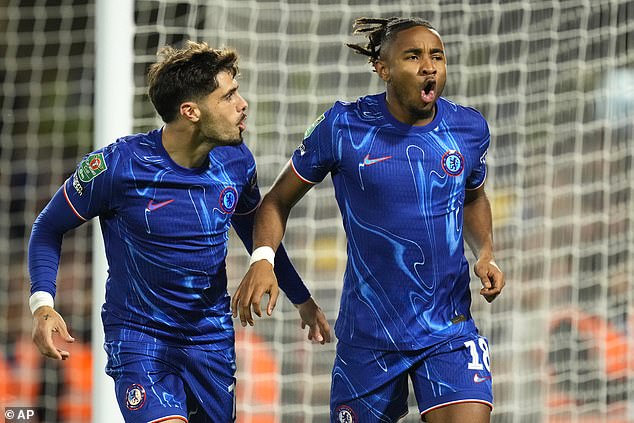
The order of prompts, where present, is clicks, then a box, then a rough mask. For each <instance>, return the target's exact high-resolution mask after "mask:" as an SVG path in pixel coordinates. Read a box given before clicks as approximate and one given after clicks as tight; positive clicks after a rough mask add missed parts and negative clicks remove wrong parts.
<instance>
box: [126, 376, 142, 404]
mask: <svg viewBox="0 0 634 423" xmlns="http://www.w3.org/2000/svg"><path fill="white" fill-rule="evenodd" d="M143 404H145V388H143V386H141V385H138V384H136V383H135V384H134V385H130V387H128V390H127V391H125V406H126V407H128V410H138V409H139V408H141V407H143Z"/></svg>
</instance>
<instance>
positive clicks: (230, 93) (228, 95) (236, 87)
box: [222, 84, 240, 98]
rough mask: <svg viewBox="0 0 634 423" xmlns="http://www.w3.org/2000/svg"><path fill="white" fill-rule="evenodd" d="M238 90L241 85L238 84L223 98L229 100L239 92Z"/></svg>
mask: <svg viewBox="0 0 634 423" xmlns="http://www.w3.org/2000/svg"><path fill="white" fill-rule="evenodd" d="M238 88H240V85H238V84H236V86H235V87H232V88H231V89H230V90H229V91H227V92H226V93H225V95H223V96H222V98H229V97H231V95H232V94H234V93H235V92H236V91H238Z"/></svg>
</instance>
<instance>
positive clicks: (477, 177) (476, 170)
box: [466, 117, 491, 190]
mask: <svg viewBox="0 0 634 423" xmlns="http://www.w3.org/2000/svg"><path fill="white" fill-rule="evenodd" d="M481 119H482V126H483V128H482V138H481V141H480V143H479V145H478V150H477V154H478V155H479V160H478V163H476V165H475V166H474V167H473V169H472V170H471V173H470V174H469V177H468V178H467V183H466V189H469V190H474V189H477V188H480V187H481V186H482V184H484V181H485V180H486V176H487V163H486V157H487V152H488V151H489V144H490V142H491V134H490V132H489V126H488V125H487V122H486V120H485V119H484V117H481Z"/></svg>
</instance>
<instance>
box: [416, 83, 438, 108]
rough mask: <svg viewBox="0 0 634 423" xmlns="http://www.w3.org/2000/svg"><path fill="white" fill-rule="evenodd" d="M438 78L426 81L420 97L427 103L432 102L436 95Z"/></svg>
mask: <svg viewBox="0 0 634 423" xmlns="http://www.w3.org/2000/svg"><path fill="white" fill-rule="evenodd" d="M435 90H436V80H434V79H429V80H427V81H425V84H424V85H423V89H422V90H421V93H420V97H421V99H422V100H423V101H424V102H425V103H431V102H432V101H434V99H435V97H436V91H435Z"/></svg>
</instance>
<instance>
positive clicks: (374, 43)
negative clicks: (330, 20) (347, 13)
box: [346, 17, 435, 65]
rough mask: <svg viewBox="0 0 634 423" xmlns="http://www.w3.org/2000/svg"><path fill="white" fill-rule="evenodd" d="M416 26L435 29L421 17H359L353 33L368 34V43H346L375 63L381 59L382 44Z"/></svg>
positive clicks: (353, 27) (355, 22) (353, 26)
mask: <svg viewBox="0 0 634 423" xmlns="http://www.w3.org/2000/svg"><path fill="white" fill-rule="evenodd" d="M415 26H423V27H425V28H429V29H433V30H435V28H434V27H433V26H432V25H431V23H429V22H428V21H426V20H424V19H421V18H398V17H391V18H357V19H356V20H355V21H354V24H353V25H352V30H353V31H352V34H353V35H365V34H367V37H368V43H367V44H366V45H365V46H362V45H359V44H346V45H347V46H348V47H350V48H351V49H353V50H354V51H355V52H356V53H358V54H362V55H364V56H368V57H369V59H368V62H370V63H371V64H372V65H374V64H375V63H376V61H377V60H379V59H380V56H381V46H384V45H385V44H387V43H388V42H389V41H390V40H391V39H392V38H393V37H394V35H396V34H397V33H399V32H400V31H403V30H405V29H409V28H412V27H415Z"/></svg>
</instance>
